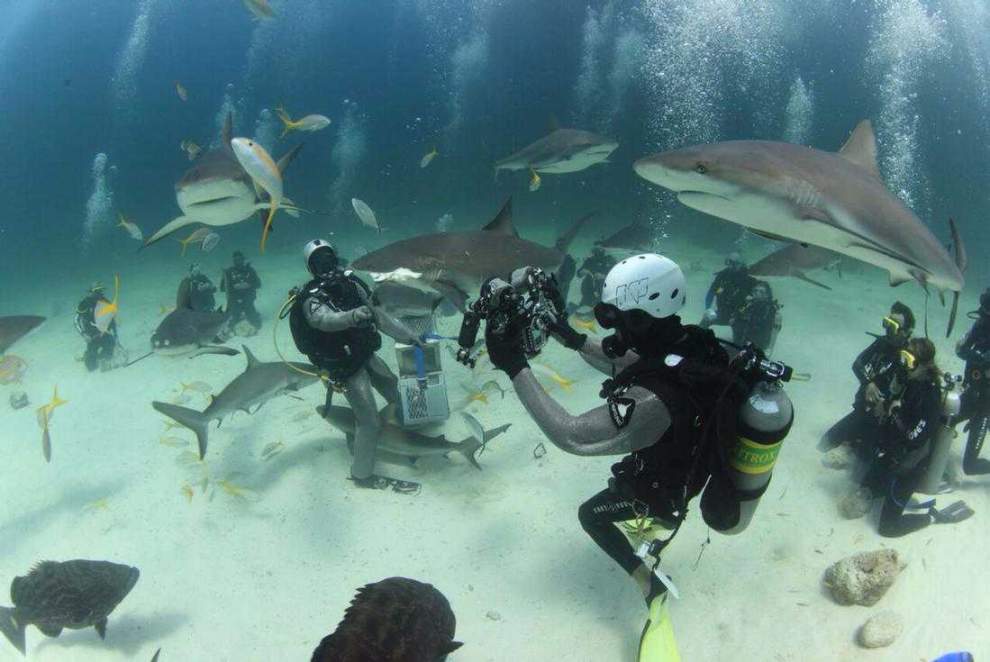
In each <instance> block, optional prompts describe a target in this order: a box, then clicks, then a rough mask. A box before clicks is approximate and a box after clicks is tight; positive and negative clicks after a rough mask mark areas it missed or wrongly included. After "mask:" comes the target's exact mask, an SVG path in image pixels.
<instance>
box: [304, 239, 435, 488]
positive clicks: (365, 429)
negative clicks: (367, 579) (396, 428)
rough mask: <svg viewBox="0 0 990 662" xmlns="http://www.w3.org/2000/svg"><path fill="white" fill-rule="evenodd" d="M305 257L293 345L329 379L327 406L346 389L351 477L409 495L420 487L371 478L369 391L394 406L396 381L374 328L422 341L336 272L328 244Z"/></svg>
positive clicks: (377, 429)
mask: <svg viewBox="0 0 990 662" xmlns="http://www.w3.org/2000/svg"><path fill="white" fill-rule="evenodd" d="M303 258H304V261H305V263H306V269H307V270H308V271H309V273H310V275H311V276H312V277H313V278H312V280H310V281H309V282H308V283H306V285H304V286H303V287H302V289H301V290H299V291H298V292H297V293H296V295H295V301H294V302H293V304H292V309H291V311H290V313H289V325H290V328H291V329H292V338H293V340H294V341H295V344H296V347H297V348H298V349H299V351H300V352H302V353H303V354H305V355H307V356H308V357H309V360H310V362H312V363H313V365H315V366H316V367H317V368H319V370H320V372H321V373H323V374H324V375H326V377H327V401H326V406H327V408H328V409H329V407H330V403H331V399H332V398H333V393H334V392H335V391H336V392H338V393H340V392H343V394H344V397H345V398H346V399H347V403H348V404H349V405H350V406H351V409H352V410H353V411H354V420H355V431H354V461H353V463H352V464H351V480H353V481H354V483H355V484H357V485H358V486H359V487H366V488H375V489H380V490H383V489H392V490H394V491H396V492H401V493H414V492H416V491H418V490H419V484H418V483H413V482H409V481H403V480H398V479H395V478H389V477H387V476H381V475H378V474H376V473H375V453H376V451H377V449H378V441H379V438H380V436H381V420H380V419H379V412H378V407H377V405H376V403H375V395H374V393H373V392H372V389H374V390H376V391H378V392H379V393H380V394H381V396H382V397H383V398H385V400H386V402H388V404H390V405H395V404H396V403H397V402H398V399H399V398H398V390H397V379H396V376H395V375H394V374H393V373H392V371H391V370H390V369H389V368H388V366H387V365H385V362H384V361H382V360H381V359H380V358H379V357H378V356H377V355H376V354H375V352H377V351H378V349H379V348H380V347H381V345H382V339H381V335H380V334H379V330H381V331H382V332H384V333H385V334H387V335H388V336H390V337H391V338H393V339H394V340H395V341H396V342H401V343H406V344H411V345H414V344H419V339H418V338H417V337H416V336H415V335H414V334H413V333H412V332H411V331H409V329H407V328H405V327H404V326H403V325H402V324H401V323H400V322H398V321H396V320H395V319H394V318H392V317H391V316H389V315H387V314H386V313H385V312H384V311H382V310H379V309H377V308H376V307H375V305H374V303H373V300H372V295H371V290H370V289H369V288H368V287H367V285H365V284H364V282H362V281H361V280H360V279H359V278H357V277H356V276H354V275H353V272H351V271H344V270H342V269H341V268H340V263H339V260H338V257H337V251H336V249H335V248H334V247H333V246H332V245H330V244H329V243H328V242H326V241H323V240H322V239H314V240H313V241H311V242H309V243H308V244H306V247H305V249H304V250H303Z"/></svg>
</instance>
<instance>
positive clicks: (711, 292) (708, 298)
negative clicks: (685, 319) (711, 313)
mask: <svg viewBox="0 0 990 662" xmlns="http://www.w3.org/2000/svg"><path fill="white" fill-rule="evenodd" d="M721 285H722V274H721V273H718V274H715V280H713V281H712V284H711V285H710V286H709V287H708V294H706V295H705V308H706V309H708V308H711V307H712V303H713V302H714V301H715V293H716V292H718V288H719V287H720V286H721Z"/></svg>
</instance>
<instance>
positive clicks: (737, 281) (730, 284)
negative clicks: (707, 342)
mask: <svg viewBox="0 0 990 662" xmlns="http://www.w3.org/2000/svg"><path fill="white" fill-rule="evenodd" d="M758 282H759V281H757V280H756V278H754V277H753V276H750V275H749V272H748V271H747V269H746V263H745V262H743V261H742V257H741V256H740V255H739V253H732V254H731V255H729V257H727V258H725V269H722V271H720V272H718V273H717V274H715V279H714V280H713V281H712V284H711V286H710V287H709V288H708V294H706V295H705V314H704V315H703V316H702V318H701V321H700V322H699V323H698V325H699V326H700V327H701V328H702V329H707V328H708V327H711V326H716V325H719V326H729V325H731V324H732V322H731V320H732V317H733V316H734V315H735V314H736V313H738V312H739V310H740V308H742V305H743V303H745V301H746V297H747V296H749V295H750V294H751V293H752V291H753V286H754V285H756V283H758ZM712 304H714V307H713V306H712Z"/></svg>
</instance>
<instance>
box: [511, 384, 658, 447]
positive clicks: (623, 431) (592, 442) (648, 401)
mask: <svg viewBox="0 0 990 662" xmlns="http://www.w3.org/2000/svg"><path fill="white" fill-rule="evenodd" d="M512 386H513V387H514V388H515V390H516V395H518V396H519V399H520V400H521V401H522V403H523V406H524V407H525V408H526V411H528V412H529V415H530V416H532V417H533V420H534V421H536V424H537V425H538V426H539V427H540V429H541V430H542V431H543V434H545V435H546V436H547V439H549V440H550V441H551V442H552V443H553V445H554V446H556V447H557V448H559V449H561V450H562V451H564V452H566V453H570V454H572V455H584V456H592V455H625V454H628V453H632V452H634V451H637V450H640V449H642V448H646V447H647V446H650V445H652V444H654V443H656V441H657V439H659V438H660V437H661V436H663V434H664V432H665V431H666V430H667V428H668V427H669V426H670V413H669V412H668V411H667V407H666V406H665V405H664V404H663V402H662V401H661V400H660V399H659V398H657V396H656V395H654V394H653V393H652V392H650V391H648V390H646V389H644V388H642V387H638V386H634V387H632V388H630V389H629V390H628V391H627V392H626V394H625V397H628V398H629V399H631V400H633V401H634V404H633V405H632V408H631V409H629V410H627V412H626V414H625V415H627V416H628V417H629V418H628V419H627V420H628V422H627V423H626V424H625V425H624V426H623V427H619V426H618V425H617V424H616V422H615V421H614V420H613V418H612V414H610V413H609V405H602V406H600V407H595V408H594V409H592V410H590V411H587V412H585V413H583V414H580V415H578V416H572V415H571V414H569V413H567V411H565V410H564V408H563V407H561V406H560V405H559V404H557V402H556V401H555V400H554V399H553V398H551V397H550V396H549V395H548V394H547V392H546V391H545V390H543V387H542V386H540V384H539V383H538V382H537V381H536V377H535V376H534V375H533V372H532V371H531V370H530V369H529V368H524V369H522V370H521V371H520V372H519V374H517V375H516V377H515V379H513V380H512ZM634 411H635V414H634V413H633V412H634Z"/></svg>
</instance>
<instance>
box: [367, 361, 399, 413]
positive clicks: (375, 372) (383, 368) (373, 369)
mask: <svg viewBox="0 0 990 662" xmlns="http://www.w3.org/2000/svg"><path fill="white" fill-rule="evenodd" d="M366 365H367V367H368V374H369V376H370V377H371V385H372V386H373V387H374V388H375V390H376V391H378V392H379V393H380V394H381V396H382V397H383V398H385V402H387V403H389V404H390V405H394V404H395V403H397V402H398V401H399V378H398V377H396V376H395V373H393V372H392V370H391V368H389V367H388V365H386V364H385V362H384V361H382V360H381V359H380V358H378V355H377V354H372V355H371V358H370V359H368V363H367V364H366Z"/></svg>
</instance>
